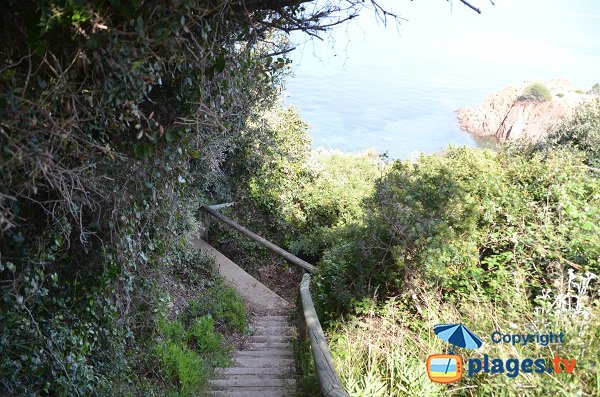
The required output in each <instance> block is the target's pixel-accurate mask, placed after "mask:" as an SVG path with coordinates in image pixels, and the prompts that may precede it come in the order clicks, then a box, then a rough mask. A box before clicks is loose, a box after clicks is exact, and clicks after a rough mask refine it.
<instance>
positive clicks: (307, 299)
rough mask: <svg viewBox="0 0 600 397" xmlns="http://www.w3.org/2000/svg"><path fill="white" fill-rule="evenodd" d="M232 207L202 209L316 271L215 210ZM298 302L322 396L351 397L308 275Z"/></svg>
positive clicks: (251, 237) (205, 207) (282, 254)
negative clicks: (324, 327)
mask: <svg viewBox="0 0 600 397" xmlns="http://www.w3.org/2000/svg"><path fill="white" fill-rule="evenodd" d="M231 205H233V203H225V204H218V205H213V206H208V205H202V206H201V209H202V210H203V211H205V212H206V213H207V214H209V215H211V216H213V217H214V218H216V219H218V220H219V221H221V222H223V223H224V224H226V225H228V226H229V227H231V228H233V229H235V230H237V231H238V232H240V233H242V234H243V235H245V236H247V237H248V238H250V239H251V240H254V241H256V242H257V243H259V244H261V245H263V246H264V247H266V248H268V249H270V250H271V251H273V252H274V253H276V254H278V255H280V256H282V257H283V258H284V259H285V260H287V261H288V262H290V263H292V264H294V265H297V266H300V267H301V268H303V269H304V270H306V271H308V272H309V273H316V272H317V268H316V267H315V266H313V265H311V264H310V263H308V262H306V261H304V260H302V259H300V258H298V257H297V256H295V255H294V254H292V253H290V252H288V251H286V250H284V249H283V248H281V247H278V246H277V245H275V244H273V243H271V242H270V241H268V240H267V239H265V238H263V237H261V236H259V235H258V234H256V233H254V232H252V231H250V230H248V229H247V228H245V227H243V226H241V225H239V224H237V223H236V222H234V221H232V220H231V219H229V218H227V217H226V216H225V215H223V214H221V213H220V212H218V211H217V209H220V208H225V207H229V206H231ZM300 300H301V302H302V311H303V314H304V321H305V323H306V331H307V333H308V337H309V340H310V346H311V350H312V355H313V360H314V363H315V370H316V372H317V378H318V379H319V385H320V388H321V393H322V394H323V396H324V397H350V395H349V394H348V393H347V392H346V391H345V390H344V387H343V386H342V383H341V381H340V378H339V376H338V374H337V372H336V370H335V367H334V365H333V360H332V358H331V353H330V352H329V347H328V346H327V340H326V339H325V334H324V333H323V329H322V328H321V322H320V321H319V317H318V316H317V311H316V310H315V305H314V303H313V300H312V297H311V295H310V274H308V273H305V274H304V275H303V277H302V282H301V283H300Z"/></svg>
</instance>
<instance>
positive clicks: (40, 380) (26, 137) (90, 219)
mask: <svg viewBox="0 0 600 397" xmlns="http://www.w3.org/2000/svg"><path fill="white" fill-rule="evenodd" d="M269 15H270V13H268V12H263V13H260V12H257V13H256V14H253V17H254V16H255V17H256V18H257V19H256V20H255V21H254V22H253V23H249V22H248V16H241V15H240V14H239V13H238V14H236V12H235V10H234V9H232V8H231V7H229V5H228V3H227V2H216V3H211V4H210V5H209V4H208V3H206V2H202V1H195V0H185V1H180V2H175V3H165V2H162V1H149V2H143V3H141V2H138V1H133V2H113V1H110V2H106V1H86V2H76V1H64V0H49V1H26V2H22V1H15V0H10V1H8V2H7V3H6V4H4V8H3V12H2V14H1V15H0V31H1V32H2V34H1V35H0V119H1V120H2V121H1V124H0V174H1V175H2V182H1V184H0V293H1V295H2V299H1V300H0V323H1V324H0V333H1V334H2V338H0V351H1V352H2V354H1V355H0V373H1V374H2V377H1V378H2V382H0V394H2V395H5V394H8V395H19V396H20V395H23V396H34V395H40V394H47V395H56V396H67V395H68V396H72V395H75V396H84V395H100V396H101V395H109V396H113V395H116V394H118V393H125V392H127V393H136V392H137V391H136V390H138V389H137V388H138V387H140V388H142V389H143V392H140V393H141V394H145V395H151V394H152V393H154V392H157V393H158V391H157V390H160V385H155V386H158V389H157V388H156V387H155V388H154V389H156V390H154V391H152V390H149V389H148V387H147V386H148V382H147V381H146V380H145V379H144V378H145V376H146V374H147V373H148V372H149V371H148V370H147V368H142V367H141V366H142V365H152V360H151V359H150V357H149V353H148V352H149V349H150V346H151V340H152V335H153V334H154V332H156V326H157V322H158V320H157V317H156V314H157V313H159V312H162V311H163V308H164V306H165V305H166V302H165V294H166V293H170V291H169V290H168V288H166V289H165V288H163V287H168V286H172V285H173V283H174V281H173V280H171V279H177V278H178V277H179V279H185V278H186V277H185V275H186V274H188V275H189V274H192V273H195V274H198V275H200V276H206V274H207V273H210V270H209V269H207V268H205V267H204V265H205V264H206V262H205V261H202V260H200V259H198V258H196V257H194V256H193V254H191V249H190V247H189V246H188V245H187V240H188V239H189V238H190V236H193V235H194V234H195V233H196V231H197V229H198V222H197V220H196V215H197V210H198V205H199V203H200V202H201V201H209V200H212V198H213V197H219V195H223V194H226V193H227V192H229V191H231V186H232V185H231V184H230V182H231V183H232V184H233V183H234V182H232V181H228V180H226V179H224V178H223V170H224V169H225V168H226V167H225V164H228V163H235V161H234V160H233V159H232V158H231V157H230V156H231V155H232V153H234V151H235V150H243V146H244V145H245V144H246V140H245V138H244V136H245V134H246V133H247V131H246V126H247V125H248V124H249V123H251V122H252V120H253V119H254V118H255V114H258V113H260V112H262V111H264V110H265V109H268V108H270V107H271V106H272V105H273V104H274V100H275V98H276V97H277V94H278V91H279V89H280V88H279V87H280V82H281V80H280V79H281V77H282V76H283V75H284V74H285V69H286V65H287V63H288V62H287V61H286V60H285V59H284V58H283V57H281V58H280V59H276V58H275V59H274V58H272V57H270V56H269V54H271V53H273V52H277V51H284V52H285V49H286V48H288V47H287V44H286V42H285V40H281V37H280V36H279V35H278V34H277V33H273V32H272V31H271V30H270V29H268V28H267V27H265V26H264V25H261V22H264V20H263V18H267V19H268V18H269ZM263 28H264V29H265V30H264V31H263V32H262V33H261V34H260V35H256V34H255V33H256V29H263ZM215 200H216V198H215ZM166 278H171V279H169V280H167V281H165V279H166ZM188 279H190V278H188ZM172 281H173V282H172ZM201 281H202V280H198V279H197V278H196V279H195V282H197V284H201ZM238 309H239V308H238ZM224 310H226V309H224ZM221 316H223V314H221ZM236 316H239V315H238V314H236ZM176 350H177V349H175V350H173V349H171V350H170V351H171V353H176ZM151 386H152V385H151ZM151 388H152V387H150V389H151ZM117 390H119V391H118V392H117ZM140 390H141V389H140Z"/></svg>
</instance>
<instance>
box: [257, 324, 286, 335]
mask: <svg viewBox="0 0 600 397" xmlns="http://www.w3.org/2000/svg"><path fill="white" fill-rule="evenodd" d="M292 332H293V329H292V327H289V326H287V327H279V326H276V327H261V326H257V327H252V335H284V336H288V335H289V336H291V335H292Z"/></svg>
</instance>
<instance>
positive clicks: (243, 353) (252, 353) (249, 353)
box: [233, 349, 292, 358]
mask: <svg viewBox="0 0 600 397" xmlns="http://www.w3.org/2000/svg"><path fill="white" fill-rule="evenodd" d="M233 357H234V358H238V357H257V358H271V357H277V358H279V357H289V358H291V357H292V352H291V351H289V350H287V349H286V350H273V349H271V350H240V351H237V352H235V353H234V354H233Z"/></svg>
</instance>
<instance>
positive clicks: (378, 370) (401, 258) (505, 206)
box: [315, 148, 600, 396]
mask: <svg viewBox="0 0 600 397" xmlns="http://www.w3.org/2000/svg"><path fill="white" fill-rule="evenodd" d="M582 160H583V156H582V155H581V153H579V152H574V151H572V150H569V149H568V148H563V149H553V150H549V151H546V152H536V151H534V152H531V151H525V152H523V153H519V152H516V151H514V150H513V151H503V152H500V153H494V152H491V151H487V150H480V149H467V148H463V149H452V150H449V151H448V152H446V153H444V154H440V155H429V156H422V157H421V158H420V159H419V160H418V161H417V162H415V163H411V162H402V161H397V162H395V163H394V165H393V167H392V168H391V169H390V170H389V172H388V173H387V174H386V175H385V176H384V177H383V178H382V179H381V180H380V181H379V182H378V183H377V189H376V193H375V195H374V197H373V198H372V199H371V200H370V201H369V202H368V207H367V212H366V220H367V222H366V223H365V224H364V225H363V226H355V227H353V228H350V230H349V231H348V232H347V234H346V240H345V244H343V245H340V246H333V247H331V248H329V249H327V250H326V251H325V254H324V256H323V259H322V260H321V261H320V262H319V267H320V273H319V277H318V278H316V282H315V287H316V288H315V296H316V299H317V300H318V302H319V303H320V307H321V308H322V312H323V314H325V315H326V318H328V319H330V320H331V321H330V327H331V328H330V331H329V335H330V340H332V341H333V352H334V357H335V360H336V361H337V363H338V368H341V369H342V370H341V376H342V378H343V379H344V381H345V383H346V385H347V386H348V387H349V388H350V389H351V390H353V391H354V392H355V393H361V394H362V395H368V396H379V395H382V396H388V395H393V396H400V395H424V394H427V395H436V394H442V389H440V388H438V387H436V386H433V385H432V384H431V383H430V382H429V380H428V379H427V378H426V375H425V372H424V370H423V362H424V360H425V358H426V357H427V355H429V354H432V353H439V352H443V351H444V349H445V347H444V346H443V345H441V344H439V342H435V341H434V342H431V341H430V332H431V328H432V327H433V325H435V324H437V323H444V322H447V323H464V324H467V325H468V326H470V327H471V328H472V329H473V330H474V331H475V332H476V333H477V334H479V335H489V334H490V333H491V332H492V331H494V330H497V329H498V328H501V329H504V328H505V327H506V328H508V327H509V324H516V326H517V327H519V328H521V327H526V326H527V324H531V323H536V324H538V323H547V322H550V323H552V324H554V326H553V327H554V328H556V329H561V330H563V331H564V332H565V334H566V335H567V338H568V342H566V343H565V344H563V345H561V346H559V347H553V348H554V349H558V350H560V351H561V352H564V353H565V354H571V355H576V356H577V359H578V360H580V361H581V362H582V367H581V368H579V369H578V370H577V376H576V377H575V378H569V379H566V378H563V377H560V376H559V377H557V378H556V379H546V378H545V377H539V376H529V377H525V378H524V379H521V383H523V384H527V385H528V387H530V388H531V389H527V390H531V392H530V393H529V392H525V391H522V390H521V389H519V386H516V384H515V383H510V382H506V381H505V379H503V378H502V377H483V376H482V377H478V378H476V379H474V380H473V381H471V382H473V384H476V385H477V387H476V388H474V389H473V390H472V391H469V392H466V391H465V390H467V389H464V388H461V385H460V384H459V385H458V386H457V389H456V392H455V393H456V394H458V395H462V394H467V395H490V394H493V393H494V390H499V389H500V388H502V389H503V390H507V389H508V390H511V391H512V392H514V393H524V394H528V393H529V395H538V394H537V393H538V392H539V393H549V394H556V393H563V394H566V395H570V394H571V393H575V392H576V391H583V392H584V393H588V394H594V393H595V391H597V390H596V386H595V385H596V382H597V379H598V378H597V375H595V374H594V371H593V369H592V368H591V366H590V365H589V364H588V363H589V362H590V360H593V358H592V355H591V351H593V350H594V349H595V348H597V347H594V346H596V345H597V344H596V343H595V342H591V340H593V339H594V335H595V333H597V330H598V329H599V328H598V327H599V326H600V324H599V322H600V312H598V303H599V302H600V296H598V288H597V280H596V278H595V277H596V276H595V275H597V274H599V273H600V263H599V262H598V258H599V257H600V241H599V240H598V239H597V237H596V236H598V235H599V233H600V229H599V226H598V224H599V223H598V221H597V220H598V217H599V216H600V181H599V180H598V178H597V177H596V176H594V174H593V171H590V170H589V169H588V168H587V167H586V166H584V163H583V161H582ZM591 172H592V173H591ZM588 272H590V273H588ZM577 286H580V287H581V286H589V287H585V288H579V287H577ZM390 296H392V297H395V298H393V299H391V300H390V299H389V297H390ZM575 296H577V297H575ZM569 297H570V298H569ZM571 299H574V300H575V301H577V302H580V303H581V304H580V306H579V307H577V308H575V307H574V306H572V305H571V302H572V300H571ZM373 302H381V303H380V304H377V303H373ZM339 313H346V316H350V319H352V318H353V317H354V318H355V319H354V320H350V321H348V320H347V319H348V317H345V318H346V321H339V320H336V319H339ZM551 328H552V326H551ZM590 349H591V350H590ZM558 350H555V351H558ZM484 352H485V353H487V354H490V356H492V355H494V356H498V357H506V356H507V355H509V356H516V357H519V358H523V357H528V356H537V355H539V356H541V357H549V356H550V357H551V356H552V354H553V352H552V351H550V350H549V349H548V348H538V349H537V350H535V351H532V349H531V348H521V349H517V350H511V348H510V346H509V347H506V346H504V345H494V346H490V347H489V348H487V349H486V350H485V351H484ZM415 355H416V357H417V359H415ZM578 362H579V361H578ZM469 390H470V389H469Z"/></svg>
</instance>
